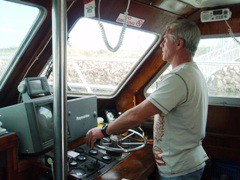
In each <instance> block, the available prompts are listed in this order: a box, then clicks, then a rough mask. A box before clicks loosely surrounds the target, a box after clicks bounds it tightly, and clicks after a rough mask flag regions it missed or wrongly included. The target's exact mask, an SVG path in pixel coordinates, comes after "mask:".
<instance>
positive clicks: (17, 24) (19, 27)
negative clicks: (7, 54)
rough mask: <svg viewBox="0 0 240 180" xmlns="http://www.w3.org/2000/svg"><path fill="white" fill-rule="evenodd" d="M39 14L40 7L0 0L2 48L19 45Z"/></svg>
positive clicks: (0, 40) (0, 37) (0, 42)
mask: <svg viewBox="0 0 240 180" xmlns="http://www.w3.org/2000/svg"><path fill="white" fill-rule="evenodd" d="M38 14H39V10H38V8H35V7H31V6H27V5H23V4H17V3H13V2H10V1H3V0H0V24H1V26H0V48H5V47H12V46H18V45H19V44H20V43H21V42H22V41H23V40H24V37H25V36H26V34H27V33H28V30H29V29H30V27H31V26H32V24H33V22H34V20H35V19H36V17H37V16H38Z"/></svg>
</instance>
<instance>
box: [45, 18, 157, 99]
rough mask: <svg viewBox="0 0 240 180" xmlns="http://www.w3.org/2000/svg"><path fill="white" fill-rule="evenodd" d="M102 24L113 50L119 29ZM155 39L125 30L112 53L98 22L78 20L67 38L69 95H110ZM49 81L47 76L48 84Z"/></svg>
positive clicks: (111, 25) (138, 32) (119, 27)
mask: <svg viewBox="0 0 240 180" xmlns="http://www.w3.org/2000/svg"><path fill="white" fill-rule="evenodd" d="M103 25H104V29H105V31H106V35H107V38H108V40H109V44H110V45H111V46H112V47H114V46H115V45H116V44H117V42H118V38H119V35H120V33H121V29H122V26H119V25H115V24H110V23H107V22H103ZM157 38H158V36H157V35H155V34H151V33H148V32H143V31H140V30H135V29H131V28H127V29H126V32H125V36H124V39H123V44H122V46H121V47H120V49H119V50H118V51H117V52H111V51H109V50H108V49H107V47H106V46H105V44H104V41H103V38H102V34H101V30H100V27H99V24H98V21H97V20H94V19H89V18H81V19H79V20H78V21H77V23H76V24H75V25H74V27H73V28H72V30H71V31H70V33H69V35H68V44H67V85H68V88H67V89H68V94H81V95H83V94H95V95H99V96H111V95H113V94H114V93H115V92H116V91H117V90H118V89H119V87H120V86H121V85H122V84H123V82H124V80H125V79H126V78H128V76H129V74H130V73H131V72H132V71H133V70H134V69H135V68H136V66H137V65H138V64H139V63H140V61H141V60H142V59H143V58H144V56H145V55H146V53H148V52H149V50H150V48H152V47H153V45H154V44H155V43H156V41H157V40H158V39H157ZM45 72H46V70H45ZM52 79H53V78H52V77H51V76H50V78H49V83H50V84H51V81H52Z"/></svg>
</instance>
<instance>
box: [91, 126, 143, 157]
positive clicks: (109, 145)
mask: <svg viewBox="0 0 240 180" xmlns="http://www.w3.org/2000/svg"><path fill="white" fill-rule="evenodd" d="M139 129H140V128H139ZM141 131H142V130H141ZM146 142H147V140H146V138H145V137H144V132H143V131H142V134H141V133H139V132H137V131H135V130H133V129H129V130H128V131H127V132H125V133H123V134H120V135H111V136H110V137H108V138H103V139H101V140H100V141H99V142H98V143H96V144H95V145H96V146H97V147H98V148H100V149H103V150H106V151H109V152H116V153H127V152H132V151H136V150H139V149H141V148H143V147H144V146H145V145H146Z"/></svg>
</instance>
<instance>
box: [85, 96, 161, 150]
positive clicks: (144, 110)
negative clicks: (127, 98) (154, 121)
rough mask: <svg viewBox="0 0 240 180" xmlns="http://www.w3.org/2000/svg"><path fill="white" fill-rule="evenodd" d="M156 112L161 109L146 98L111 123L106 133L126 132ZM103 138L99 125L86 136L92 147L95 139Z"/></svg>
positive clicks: (88, 143) (88, 144)
mask: <svg viewBox="0 0 240 180" xmlns="http://www.w3.org/2000/svg"><path fill="white" fill-rule="evenodd" d="M155 114H161V111H160V110H159V109H157V108H156V107H155V106H154V105H153V104H152V103H151V102H150V101H148V100H147V99H146V100H144V101H143V102H142V103H140V104H139V105H137V106H135V107H133V108H132V109H129V110H128V111H126V112H124V113H123V114H122V115H121V116H119V117H118V118H117V119H116V120H115V121H114V122H112V123H111V124H109V126H108V128H107V130H106V133H107V134H109V135H110V134H119V133H121V132H125V131H127V130H128V129H130V128H133V127H136V126H138V125H140V124H141V123H143V122H145V121H146V120H148V118H149V117H150V116H153V115H155ZM102 138H103V134H102V132H101V128H98V127H97V128H93V129H91V130H90V131H89V132H88V133H87V136H86V143H87V146H89V147H91V148H92V147H93V146H94V142H95V140H96V139H102Z"/></svg>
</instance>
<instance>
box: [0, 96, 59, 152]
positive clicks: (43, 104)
mask: <svg viewBox="0 0 240 180" xmlns="http://www.w3.org/2000/svg"><path fill="white" fill-rule="evenodd" d="M0 115H1V121H2V123H3V125H4V127H5V128H6V129H7V130H8V131H12V132H16V133H17V136H18V138H19V149H18V153H19V154H35V153H39V152H41V151H43V150H45V149H47V148H50V147H52V146H53V145H54V127H53V96H44V97H41V98H36V99H32V100H30V101H28V102H24V103H20V104H16V105H12V106H8V107H4V108H1V109H0Z"/></svg>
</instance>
